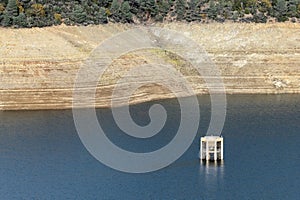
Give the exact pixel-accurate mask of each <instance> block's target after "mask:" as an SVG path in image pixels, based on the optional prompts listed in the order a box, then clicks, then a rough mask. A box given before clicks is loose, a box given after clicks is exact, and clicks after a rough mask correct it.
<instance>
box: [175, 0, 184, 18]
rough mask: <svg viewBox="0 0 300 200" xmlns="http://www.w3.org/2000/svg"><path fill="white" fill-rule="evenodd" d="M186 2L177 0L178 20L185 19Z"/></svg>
mask: <svg viewBox="0 0 300 200" xmlns="http://www.w3.org/2000/svg"><path fill="white" fill-rule="evenodd" d="M185 3H186V1H185V0H177V2H176V10H175V12H176V14H177V16H176V19H177V20H183V19H184V16H185V11H186V10H185Z"/></svg>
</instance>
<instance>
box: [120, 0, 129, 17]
mask: <svg viewBox="0 0 300 200" xmlns="http://www.w3.org/2000/svg"><path fill="white" fill-rule="evenodd" d="M121 14H122V21H123V22H131V21H132V13H131V12H130V5H129V3H128V1H124V2H123V3H122V5H121Z"/></svg>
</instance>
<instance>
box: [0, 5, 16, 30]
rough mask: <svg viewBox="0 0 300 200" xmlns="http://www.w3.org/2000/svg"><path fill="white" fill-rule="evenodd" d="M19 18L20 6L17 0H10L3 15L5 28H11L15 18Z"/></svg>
mask: <svg viewBox="0 0 300 200" xmlns="http://www.w3.org/2000/svg"><path fill="white" fill-rule="evenodd" d="M17 16H18V6H17V1H16V0H9V1H8V3H7V6H6V8H5V11H4V13H3V20H2V24H3V26H10V25H12V23H13V18H14V17H17Z"/></svg>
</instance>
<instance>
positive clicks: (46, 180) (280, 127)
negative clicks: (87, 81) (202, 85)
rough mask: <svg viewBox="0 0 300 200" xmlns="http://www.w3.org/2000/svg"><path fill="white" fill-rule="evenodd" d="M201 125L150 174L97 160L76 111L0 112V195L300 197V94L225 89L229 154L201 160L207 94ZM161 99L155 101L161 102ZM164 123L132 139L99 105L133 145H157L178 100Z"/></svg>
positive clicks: (122, 139)
mask: <svg viewBox="0 0 300 200" xmlns="http://www.w3.org/2000/svg"><path fill="white" fill-rule="evenodd" d="M199 102H200V108H201V121H200V123H199V131H198V132H199V133H198V134H197V136H196V138H195V140H194V142H193V144H192V145H191V147H190V148H189V149H188V151H187V152H186V153H185V154H184V155H183V156H182V157H181V158H180V159H178V160H177V161H176V162H175V163H173V164H172V165H170V166H168V167H166V168H164V169H162V170H160V171H156V172H152V173H147V174H126V173H122V172H118V171H115V170H113V169H110V168H108V167H106V166H105V165H103V164H101V163H100V162H98V161H97V160H95V159H94V158H93V157H92V156H91V155H90V154H89V153H88V152H87V150H86V149H85V148H84V146H83V145H82V144H81V141H80V139H79V137H78V135H77V133H76V130H75V127H74V122H73V118H72V112H71V111H70V110H65V111H27V112H25V111H16V112H0V199H299V196H300V152H299V144H300V95H233V96H228V112H227V118H226V123H225V127H224V130H223V133H222V135H223V136H224V140H225V141H224V142H225V155H224V157H225V161H224V163H220V164H218V165H214V164H210V165H204V164H201V163H200V162H199V159H198V152H199V138H200V137H201V136H203V135H205V133H206V131H207V128H208V124H209V119H210V102H209V97H208V96H204V97H199ZM156 103H157V102H156ZM159 103H162V104H163V105H164V106H165V108H166V109H167V111H168V120H167V122H166V126H165V127H164V128H163V129H162V131H161V132H160V133H159V134H158V135H156V136H154V137H153V138H151V139H146V140H142V141H141V140H140V139H134V138H131V137H129V136H127V135H126V134H124V133H122V131H120V130H119V129H118V127H117V126H116V125H115V123H114V121H113V118H112V115H111V112H110V110H108V109H100V110H98V111H97V114H98V118H99V121H100V123H101V126H103V129H104V130H105V132H106V134H107V136H108V137H109V138H110V139H111V141H113V142H114V143H115V144H117V145H118V146H120V147H122V148H124V149H127V150H130V151H135V152H147V151H153V150H155V149H159V148H161V147H163V146H164V145H166V144H167V143H168V142H170V141H171V139H172V138H173V137H174V133H176V131H177V128H178V124H179V121H178V120H179V118H180V115H179V108H178V103H177V101H176V100H167V101H160V102H159ZM151 105H152V103H145V104H140V105H136V106H133V107H132V108H131V114H132V117H133V119H134V120H135V121H136V123H137V124H140V125H146V124H147V123H148V122H149V117H148V115H147V110H148V108H149V106H151Z"/></svg>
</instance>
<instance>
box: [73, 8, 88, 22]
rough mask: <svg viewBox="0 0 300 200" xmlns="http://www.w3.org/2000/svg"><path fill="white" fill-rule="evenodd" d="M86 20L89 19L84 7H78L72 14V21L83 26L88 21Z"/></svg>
mask: <svg viewBox="0 0 300 200" xmlns="http://www.w3.org/2000/svg"><path fill="white" fill-rule="evenodd" d="M86 18H87V13H86V12H85V11H84V9H83V8H82V6H80V5H76V6H75V9H74V11H73V13H72V20H73V21H74V22H75V23H78V24H82V23H84V22H85V21H86Z"/></svg>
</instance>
